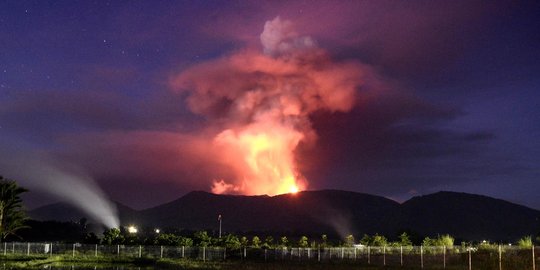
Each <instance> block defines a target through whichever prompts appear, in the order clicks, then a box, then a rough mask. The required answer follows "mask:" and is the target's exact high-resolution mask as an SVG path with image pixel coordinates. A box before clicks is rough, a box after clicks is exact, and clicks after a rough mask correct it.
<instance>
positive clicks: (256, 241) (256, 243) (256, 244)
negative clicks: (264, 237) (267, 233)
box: [251, 235, 261, 248]
mask: <svg viewBox="0 0 540 270" xmlns="http://www.w3.org/2000/svg"><path fill="white" fill-rule="evenodd" d="M251 244H252V245H253V247H254V248H258V247H259V246H260V245H261V239H260V238H259V237H258V236H256V235H255V236H253V239H251Z"/></svg>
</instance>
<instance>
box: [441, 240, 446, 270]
mask: <svg viewBox="0 0 540 270" xmlns="http://www.w3.org/2000/svg"><path fill="white" fill-rule="evenodd" d="M442 254H443V259H442V265H443V269H446V246H443V250H442Z"/></svg>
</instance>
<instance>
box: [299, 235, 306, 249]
mask: <svg viewBox="0 0 540 270" xmlns="http://www.w3.org/2000/svg"><path fill="white" fill-rule="evenodd" d="M298 246H299V247H301V248H306V247H308V238H307V236H302V237H300V240H298Z"/></svg>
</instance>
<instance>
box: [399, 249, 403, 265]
mask: <svg viewBox="0 0 540 270" xmlns="http://www.w3.org/2000/svg"><path fill="white" fill-rule="evenodd" d="M399 264H400V265H401V266H403V246H400V247H399Z"/></svg>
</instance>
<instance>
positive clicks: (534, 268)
mask: <svg viewBox="0 0 540 270" xmlns="http://www.w3.org/2000/svg"><path fill="white" fill-rule="evenodd" d="M532 259H533V270H536V262H535V260H534V245H533V246H532Z"/></svg>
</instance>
